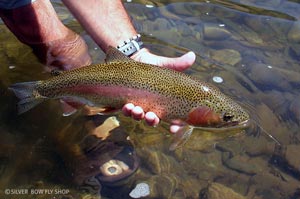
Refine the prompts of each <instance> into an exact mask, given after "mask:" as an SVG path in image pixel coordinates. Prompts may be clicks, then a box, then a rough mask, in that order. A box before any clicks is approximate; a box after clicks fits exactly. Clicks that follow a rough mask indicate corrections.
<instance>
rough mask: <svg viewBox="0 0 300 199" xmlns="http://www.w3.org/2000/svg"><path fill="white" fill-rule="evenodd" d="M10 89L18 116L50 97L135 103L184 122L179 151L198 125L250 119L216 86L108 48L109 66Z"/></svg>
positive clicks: (169, 119)
mask: <svg viewBox="0 0 300 199" xmlns="http://www.w3.org/2000/svg"><path fill="white" fill-rule="evenodd" d="M10 89H11V90H12V91H13V92H14V93H15V94H16V96H17V97H18V98H20V102H19V103H18V111H19V113H23V112H25V111H28V110H29V109H31V108H33V107H34V106H35V105H37V104H39V103H41V102H43V101H45V100H47V99H63V100H65V101H73V102H74V101H75V102H79V103H81V104H86V105H89V106H96V107H105V108H112V109H121V108H122V106H123V105H125V104H126V103H133V104H135V105H139V106H141V107H142V108H143V110H144V111H145V112H147V111H153V112H154V113H156V114H157V116H158V117H159V118H160V119H161V120H163V121H166V122H169V123H170V122H172V121H174V120H176V121H181V122H182V124H184V127H183V128H181V129H182V130H181V132H178V133H177V137H178V139H177V141H176V143H174V144H173V145H172V146H171V148H172V149H175V148H176V147H177V146H178V145H181V144H182V143H184V142H185V141H186V140H187V139H188V137H189V136H190V135H191V133H192V130H193V128H194V127H201V128H206V129H210V128H221V127H226V128H228V127H229V126H241V125H242V126H243V125H245V124H246V123H247V122H248V120H249V115H248V113H247V112H246V111H244V110H243V108H242V107H241V106H240V105H238V104H237V103H236V102H234V101H233V100H232V99H230V98H229V97H227V96H226V95H224V94H223V93H221V92H220V91H219V90H218V89H217V88H216V87H214V86H212V85H210V84H208V83H205V82H201V81H199V80H196V79H194V78H192V77H190V76H188V75H186V74H184V73H180V72H177V71H174V70H171V69H167V68H163V67H157V66H154V65H150V64H145V63H140V62H136V61H134V60H132V59H130V58H128V57H126V56H124V55H123V54H122V53H120V52H119V51H118V50H117V49H115V48H112V47H111V48H110V49H109V51H108V53H107V57H106V63H103V64H95V65H90V66H86V67H82V68H77V69H73V70H70V71H65V72H62V73H61V74H59V75H57V76H54V77H52V78H50V79H47V80H44V81H36V82H23V83H16V84H14V85H11V86H10Z"/></svg>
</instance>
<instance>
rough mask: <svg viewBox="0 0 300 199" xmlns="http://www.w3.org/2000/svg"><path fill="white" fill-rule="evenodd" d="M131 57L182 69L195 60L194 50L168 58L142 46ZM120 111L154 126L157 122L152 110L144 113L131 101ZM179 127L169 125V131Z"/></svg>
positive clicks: (178, 69) (173, 131)
mask: <svg viewBox="0 0 300 199" xmlns="http://www.w3.org/2000/svg"><path fill="white" fill-rule="evenodd" d="M131 58H132V59H134V60H135V61H139V62H143V63H147V64H153V65H157V66H162V67H166V68H170V69H173V70H177V71H183V70H185V69H187V68H188V67H190V66H191V65H192V64H193V63H194V62H195V59H196V55H195V53H194V52H188V53H186V54H184V55H182V56H181V57H175V58H170V57H163V56H158V55H155V54H152V53H151V52H150V51H149V50H148V49H146V48H143V49H141V50H139V51H138V52H137V53H135V54H134V55H133V56H131ZM122 112H123V113H124V115H126V116H132V118H134V119H136V120H141V119H145V121H146V123H147V124H148V125H150V126H156V125H158V123H159V118H158V117H157V115H156V114H155V113H154V112H151V111H150V112H147V113H144V110H143V109H142V108H141V107H140V106H135V105H134V104H132V103H129V104H126V105H125V106H123V108H122ZM179 128H180V126H179V125H177V124H174V125H171V127H170V131H171V133H176V132H177V131H178V129H179Z"/></svg>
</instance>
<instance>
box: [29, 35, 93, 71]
mask: <svg viewBox="0 0 300 199" xmlns="http://www.w3.org/2000/svg"><path fill="white" fill-rule="evenodd" d="M67 31H68V33H67V35H66V36H65V37H63V38H61V39H58V40H54V41H49V42H45V43H40V44H35V45H30V46H31V47H32V48H33V51H34V53H35V54H36V55H37V56H38V58H39V59H40V60H41V61H42V62H43V63H45V65H46V66H47V67H48V68H49V69H50V70H52V69H59V70H70V69H73V68H78V67H82V66H87V65H90V64H91V63H92V59H91V57H90V55H89V53H88V46H87V45H86V43H85V41H84V40H83V38H82V37H81V36H79V35H78V34H76V33H75V32H73V31H71V30H67Z"/></svg>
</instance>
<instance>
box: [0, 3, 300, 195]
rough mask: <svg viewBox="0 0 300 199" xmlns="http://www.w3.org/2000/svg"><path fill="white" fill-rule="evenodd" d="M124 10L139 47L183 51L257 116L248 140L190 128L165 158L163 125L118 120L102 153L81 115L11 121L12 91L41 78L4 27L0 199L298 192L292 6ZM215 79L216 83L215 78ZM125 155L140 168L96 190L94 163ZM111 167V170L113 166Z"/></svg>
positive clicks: (298, 33) (0, 38)
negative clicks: (143, 192) (11, 198)
mask: <svg viewBox="0 0 300 199" xmlns="http://www.w3.org/2000/svg"><path fill="white" fill-rule="evenodd" d="M54 5H55V8H56V9H57V11H58V12H59V16H60V18H61V19H62V20H63V22H64V23H65V24H66V25H68V26H69V27H70V28H72V29H73V30H75V31H77V32H81V33H82V35H83V36H84V38H85V39H86V41H87V43H88V45H89V48H90V52H91V54H92V56H93V60H94V62H99V61H100V60H102V59H103V54H102V53H101V52H100V51H99V50H98V48H97V46H96V45H95V43H93V42H92V40H91V39H90V38H89V37H88V36H87V35H86V33H85V32H84V31H83V30H82V29H81V27H80V26H79V25H78V23H77V22H76V21H75V20H74V19H73V17H72V16H70V15H69V13H68V12H67V10H66V9H65V7H63V5H62V4H61V3H60V2H59V1H54ZM126 8H127V9H128V11H129V13H130V16H131V17H132V20H133V23H134V24H135V26H136V28H137V29H138V31H139V32H140V33H142V34H143V36H144V41H145V44H146V46H147V47H148V48H150V49H151V50H153V51H154V52H155V53H160V54H164V55H169V56H174V55H179V54H180V53H183V52H185V51H186V50H187V49H191V50H193V51H195V52H196V53H197V56H198V58H197V62H196V64H194V65H193V67H192V68H191V69H189V70H188V71H186V72H187V73H189V74H191V75H193V76H195V77H197V78H199V79H201V80H203V81H207V82H211V83H212V84H214V85H216V86H217V87H219V88H220V89H221V90H222V91H223V92H224V93H226V94H227V95H229V96H231V97H232V98H234V99H235V100H236V101H238V102H239V103H241V104H242V105H243V106H244V107H246V108H247V109H248V111H249V112H250V113H251V116H252V118H253V119H254V120H256V122H257V125H255V126H256V127H255V128H251V129H249V130H247V132H246V134H243V133H242V134H241V133H238V134H236V133H233V132H228V133H227V134H221V135H220V134H212V133H205V132H201V131H197V132H194V134H193V135H192V138H191V139H190V140H189V141H188V143H187V144H186V146H185V147H184V148H183V149H179V150H177V151H175V152H169V151H168V147H169V144H170V142H171V138H172V137H171V136H170V135H169V134H168V132H167V126H165V124H162V125H160V126H158V127H156V128H152V127H147V126H145V125H144V124H143V123H142V122H135V121H132V120H130V119H128V118H125V117H123V116H121V115H120V116H118V118H119V120H120V122H121V126H122V127H123V128H124V129H123V131H122V132H121V133H120V132H119V133H120V134H122V136H121V137H122V139H121V140H118V139H117V138H118V137H119V135H120V134H117V136H115V137H114V138H113V141H114V142H113V145H112V146H111V145H109V146H111V148H110V147H108V148H109V149H111V150H108V152H107V153H104V151H105V149H107V146H108V145H106V144H104V145H103V142H102V141H101V142H97V141H96V142H95V140H94V139H90V138H89V139H87V138H86V135H87V134H88V129H89V128H90V127H88V126H87V124H90V123H91V121H93V122H95V121H94V119H91V118H86V117H83V116H82V115H80V114H77V115H75V116H72V117H68V118H66V117H62V116H61V112H60V107H59V105H58V103H57V102H55V101H50V102H47V103H44V104H42V105H40V106H38V107H36V108H35V109H33V110H32V111H30V112H28V113H26V114H24V115H21V116H18V115H16V111H15V103H16V99H15V98H14V97H13V95H12V93H10V92H8V90H7V87H8V85H10V84H12V83H14V82H21V81H32V80H36V79H41V78H45V77H47V76H48V74H47V73H45V72H44V71H43V67H42V65H41V64H40V63H39V62H38V60H37V59H36V58H35V57H34V55H33V54H32V53H31V50H30V49H29V48H28V47H26V46H24V45H22V44H20V43H19V42H18V41H17V40H16V39H15V38H14V37H13V35H12V34H10V32H9V31H8V30H7V29H6V27H5V26H4V25H3V24H2V23H1V24H0V26H1V29H0V65H1V68H0V77H1V82H0V94H1V96H2V97H1V98H0V102H1V106H0V109H1V111H0V119H1V120H0V129H1V138H2V139H1V141H0V142H1V144H0V146H1V150H0V151H1V152H0V175H1V178H0V179H1V180H0V188H1V189H0V190H1V192H0V193H1V195H5V193H4V192H3V191H4V189H6V188H21V189H29V190H30V189H46V188H47V189H51V190H62V191H64V190H68V191H69V192H68V193H63V194H65V197H68V198H80V197H83V196H84V195H86V194H90V196H95V195H98V197H100V196H99V194H98V192H99V191H101V195H102V198H126V197H127V198H129V193H130V191H131V190H132V189H134V187H136V185H137V184H139V183H141V182H145V183H147V184H148V185H149V187H150V188H151V192H150V195H149V196H148V197H149V198H234V197H236V198H297V197H299V195H300V188H299V179H300V158H299V157H300V155H299V151H300V145H299V143H300V134H299V132H300V127H299V125H300V83H299V80H300V78H299V77H300V67H299V62H300V22H299V19H300V15H299V10H300V4H299V3H297V2H296V1H285V0H281V1H277V0H272V1H250V0H241V1H217V0H216V1H197V2H196V1H194V2H184V1H178V0H177V1H171V0H169V1H165V0H164V1H155V2H151V1H128V3H126ZM214 77H219V78H221V79H222V81H214V79H216V78H214ZM264 131H265V132H267V133H268V134H271V135H272V136H273V137H275V138H276V139H277V140H278V141H279V142H280V143H281V146H277V145H275V142H274V141H273V140H272V139H270V138H269V137H268V136H266V133H264ZM124 132H126V133H124ZM125 135H126V136H125ZM127 135H128V136H129V137H130V140H127ZM124 136H125V137H124ZM83 140H84V141H83ZM96 140H97V139H96ZM83 143H84V145H83ZM95 143H96V144H95ZM99 143H102V144H99ZM116 143H117V144H116ZM131 145H133V146H134V149H133V148H132V147H130V146H131ZM83 146H84V147H83ZM125 146H129V148H128V147H125ZM82 147H83V148H84V149H85V150H86V151H89V150H90V151H92V152H89V153H86V154H88V155H89V156H88V155H87V156H84V157H83V156H82V154H81V153H80V151H84V150H83V148H82ZM89 147H90V148H89ZM124 147H125V148H126V150H125V152H124V150H123V148H124ZM101 149H103V150H101ZM127 149H130V150H129V151H128V150H127ZM122 151H123V153H121V154H122V157H127V156H125V155H124V153H125V154H127V155H128V154H133V153H134V154H136V156H137V157H138V159H139V161H138V162H139V169H138V170H137V171H135V172H134V174H132V175H129V177H128V178H126V179H125V180H123V181H122V180H121V181H117V183H107V182H100V183H99V178H97V175H96V174H94V173H93V172H92V171H93V168H92V167H97V168H98V167H99V166H100V165H101V164H102V163H105V161H106V160H109V159H113V157H116V154H119V153H120V152H122ZM98 152H103V154H102V153H98ZM91 154H92V155H91ZM95 154H96V155H95ZM79 157H80V158H82V159H80V158H79ZM87 157H88V158H87ZM119 159H120V158H119ZM129 159H130V158H129ZM121 160H122V161H123V160H124V161H125V159H124V158H123V159H122V158H121ZM126 160H128V158H126ZM132 160H136V159H132ZM101 161H103V162H101ZM118 161H119V160H118ZM118 161H113V162H109V163H108V164H109V165H114V164H115V163H116V162H117V163H118V164H119V165H118V166H120V165H121V166H120V168H123V170H126V169H128V168H130V169H133V168H134V165H135V164H136V163H135V161H133V162H131V163H130V162H128V161H127V162H126V161H125V163H126V164H128V165H129V167H126V165H125V166H124V165H123V164H120V163H119V162H118ZM136 161H137V160H136ZM100 162H101V164H100ZM85 163H86V164H85ZM98 164H99V165H98ZM77 165H79V166H78V167H77ZM128 165H127V166H128ZM130 165H131V166H130ZM76 168H79V169H77V170H76ZM107 168H108V171H110V172H114V171H115V170H117V168H119V167H117V166H115V167H107ZM133 170H134V169H133ZM89 171H91V173H92V174H91V173H89ZM76 172H81V173H80V174H82V175H83V176H84V177H87V178H86V179H85V183H81V187H78V186H77V185H76V183H74V175H75V176H80V175H77V173H76ZM97 172H98V171H97ZM97 172H96V173H97ZM93 177H95V178H93ZM98 177H99V176H98ZM11 191H13V190H11ZM63 194H57V195H51V197H57V198H58V197H62V195H63ZM217 195H221V196H222V197H220V196H219V197H217ZM7 196H8V195H5V197H7ZM23 196H24V197H23ZM35 196H36V198H47V196H49V195H47V194H38V195H35ZM86 196H87V195H86ZM1 198H3V197H2V196H1ZM22 198H32V195H30V194H27V195H26V194H25V195H22ZM48 198H49V197H48Z"/></svg>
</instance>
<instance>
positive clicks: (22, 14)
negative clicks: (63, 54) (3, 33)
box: [0, 0, 68, 44]
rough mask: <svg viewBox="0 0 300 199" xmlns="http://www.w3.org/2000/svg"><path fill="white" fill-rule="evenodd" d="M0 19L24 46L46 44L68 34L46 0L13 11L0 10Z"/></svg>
mask: <svg viewBox="0 0 300 199" xmlns="http://www.w3.org/2000/svg"><path fill="white" fill-rule="evenodd" d="M0 17H1V18H2V20H3V21H4V22H5V24H6V25H7V26H8V27H9V29H10V30H11V31H12V32H13V33H14V34H15V35H16V36H17V37H18V38H19V40H21V41H22V42H23V43H26V44H39V43H46V42H49V41H54V40H58V39H61V38H63V37H65V36H66V35H67V34H68V31H67V28H66V27H65V26H64V25H63V24H62V23H61V21H60V20H59V19H58V17H57V15H56V13H55V10H54V9H53V7H52V5H51V3H50V1H48V0H38V1H35V2H33V3H30V4H28V5H25V6H21V7H19V8H15V9H7V10H4V9H0ZM49 18H51V20H49ZM54 29H55V30H56V31H53V30H54Z"/></svg>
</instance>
